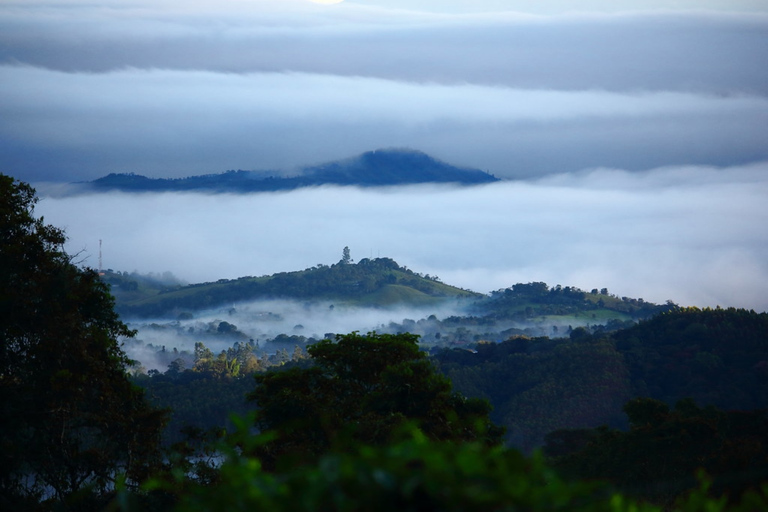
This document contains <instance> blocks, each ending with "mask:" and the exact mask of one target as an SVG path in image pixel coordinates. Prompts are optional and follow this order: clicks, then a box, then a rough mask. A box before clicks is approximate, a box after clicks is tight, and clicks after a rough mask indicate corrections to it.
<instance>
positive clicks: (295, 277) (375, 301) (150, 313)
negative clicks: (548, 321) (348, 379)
mask: <svg viewBox="0 0 768 512" xmlns="http://www.w3.org/2000/svg"><path fill="white" fill-rule="evenodd" d="M104 279H105V280H106V282H107V283H109V284H110V285H111V287H112V293H113V294H114V295H115V297H116V299H117V305H116V309H117V311H118V312H119V313H120V314H121V315H124V316H126V317H163V316H168V315H169V314H179V313H181V312H184V311H196V310H203V309H208V308H213V307H217V306H223V305H231V304H233V303H236V302H244V301H252V300H262V299H297V300H303V301H321V300H329V301H339V302H344V303H347V304H351V305H356V306H380V307H381V306H390V305H394V304H405V305H415V306H425V305H434V304H437V303H439V302H442V301H445V300H451V299H472V298H479V297H481V295H480V294H478V293H475V292H471V291H467V290H462V289H460V288H456V287H454V286H449V285H447V284H444V283H442V282H440V280H439V279H438V278H437V277H433V276H429V275H421V274H417V273H415V272H413V271H411V270H409V269H408V268H406V267H401V266H400V265H398V264H397V262H395V261H394V260H392V259H390V258H375V259H368V258H364V259H362V260H360V261H359V262H358V263H352V262H351V261H345V260H344V259H342V260H341V261H339V262H338V263H335V264H333V265H330V266H329V265H317V266H315V267H312V268H308V269H306V270H301V271H296V272H281V273H277V274H273V275H270V276H262V277H251V276H246V277H241V278H239V279H220V280H218V281H216V282H213V283H200V284H192V285H187V286H180V285H172V286H160V285H159V284H158V283H151V282H148V281H147V280H145V279H141V278H136V277H133V276H131V275H128V274H120V273H112V272H109V273H107V274H105V276H104Z"/></svg>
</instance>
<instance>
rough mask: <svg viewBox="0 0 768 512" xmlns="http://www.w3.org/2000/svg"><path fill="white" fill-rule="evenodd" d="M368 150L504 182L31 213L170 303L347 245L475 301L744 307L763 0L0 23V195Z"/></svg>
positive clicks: (225, 7)
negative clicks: (550, 298) (479, 295)
mask: <svg viewBox="0 0 768 512" xmlns="http://www.w3.org/2000/svg"><path fill="white" fill-rule="evenodd" d="M386 147H410V148H414V149H419V150H422V151H425V152H427V153H429V154H430V155H432V156H435V157H437V158H440V159H442V160H445V161H447V162H449V163H453V164H457V165H462V166H471V167H477V168H480V169H483V170H486V171H489V172H492V173H494V174H495V175H496V176H498V177H503V178H510V179H516V180H519V181H514V182H512V183H506V184H503V185H499V186H494V187H483V188H480V189H475V190H472V191H452V190H444V189H434V190H433V189H429V190H424V189H415V190H411V191H409V192H407V193H405V192H401V193H397V194H395V193H385V194H380V193H375V192H371V191H368V192H360V191H352V190H337V189H333V190H321V191H307V192H297V193H292V194H288V195H275V196H269V197H267V196H258V197H256V196H253V197H237V198H229V197H226V198H225V196H219V197H200V196H162V199H160V196H144V197H141V198H136V197H125V196H116V197H111V196H110V197H98V196H85V197H80V198H47V199H45V200H44V201H43V202H42V203H41V205H40V210H41V212H45V213H46V220H47V221H49V222H51V223H54V224H57V225H62V226H63V227H67V228H68V232H69V234H70V238H71V246H72V248H75V249H77V250H79V249H82V250H84V255H85V256H86V257H87V258H89V260H88V261H89V262H90V264H95V261H94V258H95V253H96V252H97V249H96V247H97V245H98V239H100V238H102V239H104V240H105V242H107V245H106V247H107V248H108V251H109V252H108V254H109V255H110V259H109V260H108V261H111V262H112V264H111V265H110V266H113V267H114V268H116V269H121V270H139V271H164V270H170V271H173V272H174V273H176V274H178V275H179V277H182V278H185V279H189V280H197V279H200V278H205V279H215V278H219V277H237V276H238V275H248V274H250V275H261V274H265V273H271V272H273V271H278V270H295V269H299V268H305V267H306V266H310V265H313V264H316V263H332V262H334V261H336V260H337V259H338V257H339V256H340V250H341V248H342V247H343V246H345V245H349V246H350V247H352V248H353V249H354V250H355V251H356V252H357V253H358V257H362V256H365V255H366V254H365V252H366V251H368V252H371V253H374V255H376V254H381V255H382V256H389V257H395V259H397V260H398V261H400V260H402V261H401V263H403V264H406V265H408V266H409V267H411V268H413V269H414V270H416V271H420V272H426V273H437V274H438V275H440V276H441V277H442V278H443V279H444V280H446V281H448V282H452V283H455V284H458V285H461V286H465V287H468V288H472V289H475V290H477V291H483V292H485V291H489V290H491V289H497V288H501V287H504V286H510V285H511V284H514V283H515V282H518V281H530V280H545V281H547V282H549V284H556V283H561V284H563V285H575V286H587V287H603V286H607V287H609V288H614V289H616V288H621V289H617V290H616V292H617V293H619V294H620V295H628V296H642V297H644V298H646V299H647V300H662V301H663V300H665V299H672V300H675V301H677V302H687V303H695V304H700V305H716V304H723V305H740V306H747V307H756V308H762V309H766V308H768V304H766V302H767V300H766V299H762V296H763V295H764V293H762V291H760V290H765V289H766V286H768V268H766V266H767V265H768V263H766V262H768V242H766V236H767V235H766V229H765V226H766V223H765V220H766V206H765V205H764V204H763V203H765V202H768V201H764V200H763V198H764V197H765V195H764V193H765V187H766V182H768V177H766V170H767V169H768V165H766V162H768V2H766V1H764V0H727V1H718V0H696V1H694V0H683V1H674V2H672V1H662V0H643V1H630V0H602V1H601V0H585V1H565V0H563V1H556V0H544V1H542V0H536V1H534V0H529V1H522V0H520V1H515V0H472V1H450V0H407V1H406V0H386V1H385V0H345V1H343V2H337V3H335V4H332V5H331V4H329V5H324V4H320V3H317V2H310V1H309V0H279V1H276V0H229V1H226V0H216V1H212V0H211V1H208V0H160V1H158V0H153V1H150V0H114V1H110V2H103V3H101V4H100V3H98V2H92V1H84V0H66V1H61V0H23V1H21V0H19V1H14V0H5V1H4V2H2V4H0V172H2V173H5V174H10V175H12V176H14V177H16V178H19V179H22V180H25V181H30V182H33V183H35V184H38V185H39V188H40V189H41V190H49V187H50V185H45V184H43V182H71V181H80V180H90V179H94V178H97V177H100V176H103V175H105V174H108V173H111V172H135V173H138V174H143V175H147V176H153V177H178V176H188V175H194V174H203V173H216V172H222V171H225V170H228V169H286V170H289V169H293V168H295V167H297V166H302V165H308V164H316V163H320V162H323V161H328V160H333V159H338V158H346V157H349V156H353V155H355V154H358V153H361V152H363V151H368V150H372V149H376V148H386ZM758 193H761V194H763V195H762V196H760V195H757V194H758ZM484 194H486V195H484ZM456 204H458V205H461V206H460V207H456V206H455V205H456ZM264 205H272V206H273V207H272V208H267V207H265V206H264ZM308 205H315V206H316V208H315V209H310V208H308ZM416 205H418V206H419V208H421V210H418V211H414V210H413V208H416ZM189 206H191V208H192V209H193V210H192V211H191V212H190V210H188V209H185V208H187V207H189ZM118 207H119V208H118ZM377 208H378V210H377ZM361 210H364V211H365V213H361ZM318 211H320V212H322V214H323V215H322V216H319V215H318V213H317V212H318ZM255 212H256V213H255ZM393 212H402V213H403V216H402V217H400V216H399V215H395V214H394V213H393ZM352 217H355V218H352ZM419 219H425V220H419ZM385 221H386V222H385ZM222 225H223V226H232V229H222V228H221V226H222ZM307 226H314V229H309V228H307ZM478 226H480V228H478ZM270 229H271V230H273V231H270ZM118 235H119V236H118ZM194 242H197V244H198V245H195V243H194ZM202 247H204V248H205V250H203V249H202ZM360 253H363V254H360ZM753 304H754V305H753Z"/></svg>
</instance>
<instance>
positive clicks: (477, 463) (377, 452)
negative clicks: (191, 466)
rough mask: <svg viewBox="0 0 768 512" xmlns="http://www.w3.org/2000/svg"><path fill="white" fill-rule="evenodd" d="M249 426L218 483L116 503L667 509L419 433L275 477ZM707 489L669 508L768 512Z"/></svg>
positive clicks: (758, 502)
mask: <svg viewBox="0 0 768 512" xmlns="http://www.w3.org/2000/svg"><path fill="white" fill-rule="evenodd" d="M248 424H249V422H247V421H242V420H241V423H240V430H239V432H238V434H237V435H234V436H233V437H232V438H230V441H229V443H228V445H226V446H225V447H224V451H225V453H226V460H225V461H224V463H223V464H222V466H221V468H220V471H219V478H218V480H217V481H216V482H214V483H210V482H208V483H199V482H194V481H190V480H189V479H187V478H186V477H185V476H184V474H183V473H179V472H177V473H176V474H175V477H173V476H172V477H170V478H167V479H165V480H163V479H156V480H154V481H152V482H150V483H149V484H148V485H147V486H146V488H145V492H146V494H144V496H143V499H139V498H141V497H139V496H135V495H130V494H128V493H123V494H122V495H121V496H120V497H119V498H120V501H119V503H120V504H121V505H122V506H123V507H124V509H126V510H144V509H145V508H146V504H147V503H152V498H153V496H154V498H155V499H156V498H157V496H165V497H166V498H167V497H169V496H170V497H172V500H174V501H175V505H174V507H173V510H176V511H178V512H203V511H217V510H228V511H238V510H242V511H246V510H270V511H277V512H280V511H286V512H289V511H290V512H295V511H317V510H334V511H349V512H353V511H374V512H375V511H382V512H385V511H386V512H389V511H392V510H399V511H422V510H440V511H457V512H458V511H466V510H498V511H518V510H530V511H539V510H548V511H582V512H624V511H626V512H630V511H632V512H656V511H660V510H661V509H660V508H659V507H657V506H654V505H651V504H648V503H643V502H638V501H635V500H633V499H630V498H627V497H625V496H623V495H621V494H619V493H617V492H615V491H612V490H611V489H610V488H609V487H607V486H606V485H604V484H600V483H595V482H583V481H568V480H563V479H562V478H560V477H559V476H558V475H557V474H556V473H555V472H553V471H552V470H551V469H549V468H548V467H547V466H546V465H545V464H544V462H543V459H542V458H541V457H540V456H539V455H534V456H533V457H525V456H523V455H521V454H520V453H519V452H517V451H515V450H509V449H506V448H502V447H498V446H496V447H490V446H488V445H486V444H484V443H477V442H474V443H452V442H440V441H430V440H429V439H427V438H426V437H425V436H424V435H423V434H421V433H420V432H419V431H418V430H417V429H413V428H411V429H410V430H407V429H405V430H403V431H401V437H404V439H403V440H402V441H400V442H397V443H393V444H391V445H386V446H370V445H360V446H357V447H356V448H355V449H354V450H351V451H350V450H347V449H345V450H343V451H336V450H330V451H329V452H327V453H325V454H324V455H323V456H322V457H320V458H319V459H318V460H317V462H316V463H314V464H304V465H299V466H295V467H291V468H286V469H284V470H282V471H278V472H269V471H265V470H264V468H263V466H262V464H261V462H260V460H259V459H257V458H253V457H249V456H246V455H243V453H244V452H255V451H258V445H260V444H263V443H264V442H268V439H262V438H259V437H254V436H252V435H250V434H249V433H248V428H247V427H248ZM708 487H709V481H708V480H707V479H706V478H705V477H703V478H702V479H701V484H700V485H699V487H698V488H697V489H696V490H694V491H693V492H691V493H690V494H688V495H686V496H684V497H683V498H681V499H680V500H679V501H678V502H677V503H676V504H675V505H674V506H671V507H670V508H669V509H668V510H675V511H680V512H694V511H695V512H698V511H702V510H707V511H711V512H720V511H730V512H746V511H755V510H765V509H766V507H768V486H764V487H763V488H762V489H758V490H756V491H752V492H749V493H747V494H746V495H744V496H743V498H742V500H741V501H740V502H739V503H731V504H728V503H726V502H725V500H718V499H713V498H711V497H708ZM142 507H144V508H142Z"/></svg>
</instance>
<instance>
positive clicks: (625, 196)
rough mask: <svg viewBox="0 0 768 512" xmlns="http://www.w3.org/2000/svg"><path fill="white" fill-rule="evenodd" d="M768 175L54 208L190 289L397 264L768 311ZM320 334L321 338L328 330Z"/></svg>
mask: <svg viewBox="0 0 768 512" xmlns="http://www.w3.org/2000/svg"><path fill="white" fill-rule="evenodd" d="M765 197H768V163H760V164H753V165H749V166H743V167H731V168H712V167H679V168H663V169H656V170H651V171H646V172H627V171H622V170H615V169H599V170H594V171H590V172H584V173H581V174H570V175H559V176H552V177H549V178H546V179H542V180H539V181H532V182H531V181H529V182H501V183H496V184H492V185H488V186H482V187H472V188H453V187H424V186H421V187H408V188H392V189H386V190H370V189H369V190H360V189H356V188H351V187H350V188H318V189H304V190H298V191H293V192H289V193H274V194H255V195H204V194H142V195H131V194H122V193H114V194H92V195H84V196H73V197H45V198H44V199H43V200H42V201H41V202H40V204H39V206H38V213H40V214H43V215H45V219H46V222H49V223H51V224H54V225H57V226H60V227H63V228H65V229H66V230H67V234H68V236H69V242H68V245H67V249H68V251H69V252H70V253H77V252H81V258H83V260H84V263H85V264H88V265H91V266H96V265H97V261H98V247H99V240H100V239H101V240H103V261H104V266H105V267H108V268H112V269H115V270H122V271H134V270H138V271H139V272H142V273H147V272H155V273H162V272H165V271H171V272H172V273H173V274H174V275H176V276H178V277H179V278H181V279H184V280H187V281H190V282H201V281H215V280H217V279H221V278H237V277H242V276H247V275H251V276H259V275H266V274H272V273H275V272H282V271H292V270H301V269H304V268H308V267H311V266H314V265H316V264H318V263H322V264H329V263H334V262H336V261H338V260H339V259H341V251H342V248H343V247H345V246H349V247H350V249H351V250H352V257H353V258H354V259H361V258H364V257H378V256H382V257H390V258H393V259H394V260H396V261H397V262H398V263H400V264H402V265H406V266H408V267H409V268H411V269H412V270H414V271H417V272H422V273H425V274H430V275H436V276H439V277H440V278H441V279H442V280H443V281H444V282H446V283H449V284H453V285H456V286H461V287H464V288H467V289H471V290H474V291H478V292H483V293H485V292H489V291H491V290H495V289H499V288H505V287H508V286H511V285H512V284H515V283H517V282H530V281H544V282H547V283H548V284H550V285H555V284H562V285H564V286H578V287H580V288H582V289H587V290H589V289H592V288H595V287H597V288H603V287H607V288H609V290H610V291H611V293H615V294H617V295H620V296H628V297H634V298H643V299H645V300H649V301H653V302H664V301H666V300H673V301H675V302H677V303H679V304H682V305H696V306H716V305H721V306H738V307H747V308H754V309H756V310H761V311H764V310H768V299H766V296H765V293H764V291H765V289H766V287H767V286H768V232H766V230H765V229H764V226H766V225H768V206H767V205H766V202H765ZM321 334H322V333H321Z"/></svg>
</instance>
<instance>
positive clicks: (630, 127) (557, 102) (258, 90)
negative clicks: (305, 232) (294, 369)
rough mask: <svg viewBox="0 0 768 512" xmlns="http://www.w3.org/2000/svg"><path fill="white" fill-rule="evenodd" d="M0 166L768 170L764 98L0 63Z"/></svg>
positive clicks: (532, 172) (186, 170)
mask: <svg viewBox="0 0 768 512" xmlns="http://www.w3.org/2000/svg"><path fill="white" fill-rule="evenodd" d="M0 83H2V84H3V85H2V86H0V94H1V95H2V96H3V97H4V98H5V99H6V102H5V103H4V104H3V105H0V119H2V121H0V135H1V136H2V139H3V140H5V141H7V142H6V144H5V145H6V148H5V151H4V152H3V156H2V157H0V165H2V168H3V169H7V170H6V172H9V173H11V174H17V173H18V172H19V171H21V173H23V174H28V175H30V177H31V178H34V181H39V180H62V179H64V180H66V179H67V177H69V179H70V180H77V179H80V180H82V179H94V178H96V177H99V176H103V175H105V174H107V173H109V172H137V173H139V174H145V175H150V176H162V177H175V176H188V175H192V174H202V173H210V172H223V171H224V170H228V169H270V168H272V169H275V168H277V169H279V168H286V167H288V168H290V167H294V166H298V165H306V164H312V163H319V162H321V161H325V160H331V159H336V158H345V157H348V156H352V155H354V154H357V153H360V152H363V151H366V150H370V149H376V148H379V147H392V146H397V147H402V146H406V147H414V148H418V149H421V150H424V151H426V152H428V153H433V154H435V156H437V157H439V158H443V159H445V160H447V161H449V162H455V163H457V164H461V165H468V166H474V167H480V168H483V169H484V170H488V171H490V172H493V173H495V174H497V175H499V176H502V177H531V176H537V175H541V174H546V173H553V172H554V173H559V172H565V171H575V170H580V169H583V168H588V167H600V166H615V167H624V168H629V169H643V168H650V167H655V166H659V165H664V164H678V163H711V164H715V165H727V164H732V163H743V162H748V161H751V160H761V159H765V158H768V149H767V148H766V146H765V144H764V137H763V136H762V133H763V130H762V128H763V127H765V126H766V124H768V98H765V97H762V96H749V95H743V94H736V95H729V96H716V95H708V94H694V93H681V92H623V93H619V92H609V91H600V90H588V91H557V90H531V89H514V88H509V87H498V86H482V85H476V84H462V85H446V84H434V83H425V84H417V83H404V82H398V81H392V80H382V79H377V78H362V77H341V76H332V75H316V74H305V73H254V74H244V75H243V74H221V73H213V72H209V71H194V72H192V71H168V70H151V71H147V70H123V71H115V72H110V73H100V74H85V75H83V74H70V73H62V72H57V71H49V70H43V69H38V68H29V67H21V68H20V67H10V66H5V67H0Z"/></svg>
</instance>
